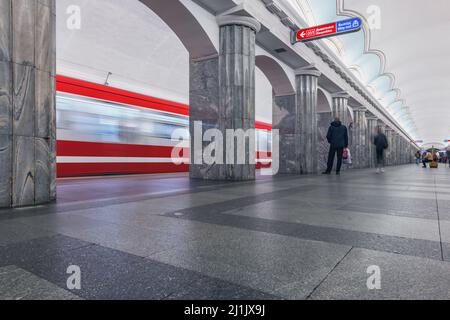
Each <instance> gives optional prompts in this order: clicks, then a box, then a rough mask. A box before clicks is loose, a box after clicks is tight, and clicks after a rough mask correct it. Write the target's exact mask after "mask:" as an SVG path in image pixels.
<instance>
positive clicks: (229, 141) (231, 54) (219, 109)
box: [190, 15, 261, 181]
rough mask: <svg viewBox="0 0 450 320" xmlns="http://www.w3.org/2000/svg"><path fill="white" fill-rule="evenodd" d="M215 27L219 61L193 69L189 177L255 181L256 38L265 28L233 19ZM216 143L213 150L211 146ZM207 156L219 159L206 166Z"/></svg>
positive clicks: (207, 60)
mask: <svg viewBox="0 0 450 320" xmlns="http://www.w3.org/2000/svg"><path fill="white" fill-rule="evenodd" d="M217 22H218V24H219V27H220V48H219V56H218V57H205V58H204V59H197V60H196V61H191V64H190V65H191V71H190V74H191V76H190V84H191V88H190V104H191V105H190V107H191V119H190V131H191V166H190V176H191V178H201V179H210V180H231V181H240V180H253V179H255V159H256V154H255V135H254V134H252V130H254V128H255V38H256V33H257V32H258V31H259V29H260V28H261V25H260V23H259V22H258V21H257V20H255V19H254V18H251V17H246V16H235V15H227V16H219V17H218V18H217ZM200 121H201V125H199V123H200ZM209 129H218V130H216V132H217V131H220V132H221V135H222V138H221V139H220V138H218V137H217V136H216V135H215V134H214V132H213V131H212V130H209ZM233 133H235V134H236V135H234V134H233ZM203 135H204V136H203ZM237 136H240V137H241V138H238V137H237ZM202 137H203V138H204V139H202ZM203 140H211V141H206V142H205V141H203ZM213 141H214V142H215V144H216V146H215V147H213V145H211V142H213ZM206 154H207V155H210V156H211V157H210V158H211V159H213V160H214V157H215V161H211V160H209V161H207V160H206V159H205V157H204V156H203V155H206ZM239 154H242V155H243V157H242V158H241V157H239Z"/></svg>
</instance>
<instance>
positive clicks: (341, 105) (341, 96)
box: [331, 92, 351, 127]
mask: <svg viewBox="0 0 450 320" xmlns="http://www.w3.org/2000/svg"><path fill="white" fill-rule="evenodd" d="M331 97H332V100H333V106H332V108H333V110H332V114H333V118H339V119H340V120H341V122H342V124H343V125H345V126H347V127H348V125H349V124H350V122H351V119H349V117H348V99H349V98H350V96H349V95H348V94H347V93H346V92H338V93H335V94H332V95H331Z"/></svg>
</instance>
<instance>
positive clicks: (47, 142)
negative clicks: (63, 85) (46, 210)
mask: <svg viewBox="0 0 450 320" xmlns="http://www.w3.org/2000/svg"><path fill="white" fill-rule="evenodd" d="M55 22H56V15H55V0H48V1H38V0H1V1H0V207H21V206H31V205H37V204H43V203H47V202H50V201H52V200H54V199H56V120H55V114H56V109H55V69H56V47H55V43H56V32H55V30H56V29H55Z"/></svg>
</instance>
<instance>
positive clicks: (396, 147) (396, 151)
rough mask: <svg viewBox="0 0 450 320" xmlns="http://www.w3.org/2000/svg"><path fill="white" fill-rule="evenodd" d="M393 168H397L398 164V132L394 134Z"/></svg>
mask: <svg viewBox="0 0 450 320" xmlns="http://www.w3.org/2000/svg"><path fill="white" fill-rule="evenodd" d="M394 146H395V148H394V163H393V165H394V166H398V165H399V164H400V151H401V150H400V135H399V134H398V132H394Z"/></svg>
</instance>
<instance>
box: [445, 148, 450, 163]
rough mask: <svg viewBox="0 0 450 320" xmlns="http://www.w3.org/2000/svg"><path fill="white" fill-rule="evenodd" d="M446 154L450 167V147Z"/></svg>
mask: <svg viewBox="0 0 450 320" xmlns="http://www.w3.org/2000/svg"><path fill="white" fill-rule="evenodd" d="M445 153H446V154H447V161H448V165H449V166H450V147H448V148H447V150H445Z"/></svg>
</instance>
